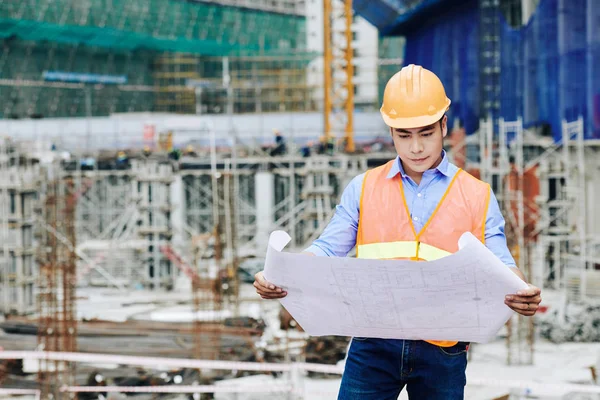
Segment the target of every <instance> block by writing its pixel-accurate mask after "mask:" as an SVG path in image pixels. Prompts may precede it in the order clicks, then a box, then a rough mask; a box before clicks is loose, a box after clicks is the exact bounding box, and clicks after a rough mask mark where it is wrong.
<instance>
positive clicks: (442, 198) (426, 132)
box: [254, 65, 541, 400]
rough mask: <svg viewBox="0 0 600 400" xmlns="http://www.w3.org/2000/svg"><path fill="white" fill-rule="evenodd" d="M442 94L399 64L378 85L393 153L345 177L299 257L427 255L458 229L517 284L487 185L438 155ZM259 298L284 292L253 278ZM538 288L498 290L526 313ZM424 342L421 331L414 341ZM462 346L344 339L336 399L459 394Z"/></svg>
mask: <svg viewBox="0 0 600 400" xmlns="http://www.w3.org/2000/svg"><path fill="white" fill-rule="evenodd" d="M449 107H450V99H448V98H447V97H446V92H445V90H444V86H443V85H442V83H441V81H440V80H439V78H438V77H437V76H436V75H435V74H434V73H433V72H431V71H428V70H426V69H424V68H422V67H420V66H416V65H409V66H406V67H404V68H402V70H401V71H400V72H398V73H396V74H395V75H394V76H393V77H392V78H391V79H390V80H389V82H388V83H387V86H386V88H385V92H384V98H383V105H382V107H381V115H382V117H383V120H384V121H385V123H386V124H387V125H388V126H389V127H390V133H391V135H392V139H393V141H394V146H395V148H396V152H397V153H398V157H397V158H396V159H394V160H391V161H389V162H388V163H387V164H385V165H383V166H381V167H378V168H375V169H373V170H370V171H368V172H366V173H365V174H361V175H359V176H357V177H356V178H354V179H353V180H352V182H350V184H349V185H348V187H347V188H346V189H345V190H344V193H343V194H342V198H341V201H340V204H339V205H338V206H337V208H336V214H335V216H334V217H333V218H332V220H331V221H330V223H329V225H328V226H327V227H326V228H325V230H324V232H323V234H322V235H321V236H320V237H319V239H317V240H316V241H315V242H314V243H313V245H312V246H311V247H309V248H308V249H307V250H306V254H309V255H318V256H338V257H343V256H346V254H347V253H348V252H349V251H350V250H351V249H352V248H353V247H355V246H356V254H357V257H360V258H371V259H411V260H423V261H430V260H435V259H438V258H441V257H444V256H446V255H449V254H451V253H454V252H456V251H457V250H458V239H459V237H460V236H461V235H462V234H463V233H464V232H471V233H472V234H473V235H474V236H475V237H477V238H479V239H480V240H481V241H482V242H483V243H484V244H485V245H486V246H487V247H488V248H489V249H490V250H491V251H492V252H493V253H494V254H495V255H496V256H497V257H498V258H499V259H500V260H501V261H503V262H504V264H505V265H507V268H511V270H512V271H513V272H514V273H515V274H516V275H518V276H519V277H520V278H521V279H523V280H524V281H525V276H524V275H523V274H522V272H521V271H520V270H519V269H518V268H517V267H516V265H515V263H514V260H513V258H512V256H511V255H510V252H509V250H508V248H507V245H506V237H505V236H504V219H503V217H502V214H501V213H500V210H499V207H498V202H497V200H496V198H495V196H494V195H493V193H492V190H491V188H490V186H489V185H488V184H487V183H484V182H482V181H480V180H478V179H476V178H474V177H473V176H471V175H469V174H468V173H467V172H465V171H463V170H461V169H459V168H457V167H456V166H455V165H453V164H451V163H450V162H449V161H448V158H447V156H446V153H445V152H444V150H443V138H444V137H445V136H446V134H447V117H446V115H445V113H446V111H447V110H448V109H449ZM254 286H255V288H256V291H257V293H258V294H260V295H261V297H262V298H264V299H278V298H282V297H284V296H285V295H286V294H287V293H286V292H285V291H284V290H283V289H282V288H278V287H276V286H275V285H273V284H271V283H270V282H268V281H266V280H265V278H264V276H263V273H262V272H259V273H257V274H256V276H255V282H254ZM540 292H541V291H540V289H539V288H537V287H535V286H533V285H529V288H528V289H526V290H523V291H520V292H519V293H515V294H507V296H506V299H505V303H506V305H507V306H508V307H510V308H511V309H513V310H514V311H516V312H518V313H520V314H522V315H526V316H532V315H534V314H535V313H536V311H537V309H538V305H539V303H540V302H541V296H540ZM424 339H426V338H424ZM467 349H468V343H463V342H454V341H427V340H423V341H420V340H396V339H379V338H353V340H352V344H351V346H350V350H349V352H348V356H347V360H346V366H345V370H344V375H343V377H342V383H341V387H340V391H339V395H338V399H339V400H355V399H356V400H358V399H360V400H396V399H397V398H398V395H399V393H400V391H401V390H402V389H403V388H404V387H405V386H406V388H407V391H408V394H409V397H410V398H411V399H412V400H422V399H423V400H437V399H439V400H442V399H443V400H454V399H463V397H464V386H465V384H466V377H465V370H466V366H467V356H466V352H467Z"/></svg>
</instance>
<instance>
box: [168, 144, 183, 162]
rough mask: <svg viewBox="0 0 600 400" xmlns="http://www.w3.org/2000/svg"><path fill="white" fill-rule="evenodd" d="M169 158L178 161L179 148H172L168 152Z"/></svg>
mask: <svg viewBox="0 0 600 400" xmlns="http://www.w3.org/2000/svg"><path fill="white" fill-rule="evenodd" d="M168 156H169V160H173V161H179V159H180V158H181V150H180V149H178V148H175V147H174V148H173V149H172V150H171V151H170V152H169V155H168Z"/></svg>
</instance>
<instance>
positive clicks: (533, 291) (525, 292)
mask: <svg viewBox="0 0 600 400" xmlns="http://www.w3.org/2000/svg"><path fill="white" fill-rule="evenodd" d="M540 293H542V290H541V289H540V288H538V287H536V286H533V285H529V288H527V289H522V290H519V291H518V292H517V293H516V294H517V295H518V296H537V295H539V294H540Z"/></svg>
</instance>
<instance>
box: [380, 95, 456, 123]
mask: <svg viewBox="0 0 600 400" xmlns="http://www.w3.org/2000/svg"><path fill="white" fill-rule="evenodd" d="M447 101H448V103H447V105H446V107H444V108H443V109H441V110H440V111H438V112H437V113H435V114H432V115H420V116H418V117H409V118H390V117H389V116H388V115H387V114H386V113H385V111H383V107H381V109H380V110H379V111H380V112H381V117H382V118H383V122H385V124H386V125H387V126H389V127H391V128H397V129H412V128H420V127H422V126H427V125H431V124H435V123H436V122H438V121H439V120H440V119H441V118H442V117H443V116H444V114H445V113H446V111H448V109H449V108H450V103H451V101H450V99H447Z"/></svg>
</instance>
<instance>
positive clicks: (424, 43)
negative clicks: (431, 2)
mask: <svg viewBox="0 0 600 400" xmlns="http://www.w3.org/2000/svg"><path fill="white" fill-rule="evenodd" d="M358 3H361V2H360V1H359V2H358ZM386 3H390V1H386ZM392 3H393V2H392ZM423 3H426V2H425V1H424V2H423ZM567 3H568V5H566V4H567ZM592 3H596V0H569V1H568V2H566V1H563V0H541V2H540V4H539V6H538V8H537V10H536V12H535V14H534V15H533V16H532V18H531V19H530V21H529V23H528V24H527V25H526V26H524V27H522V28H520V29H514V28H512V27H510V26H509V25H508V24H507V23H506V21H505V20H504V18H503V17H502V15H498V18H499V19H500V21H501V29H500V36H501V38H500V40H501V42H500V51H501V60H500V64H501V73H500V111H499V117H503V118H504V119H506V120H515V119H516V118H517V117H519V116H522V117H523V121H524V123H525V126H533V125H541V124H548V126H549V127H550V128H551V130H552V134H553V135H554V138H555V140H559V139H560V138H561V121H562V119H566V120H567V121H572V120H575V119H576V118H577V117H578V116H580V115H581V116H583V118H584V120H585V126H586V132H585V135H586V138H594V139H597V138H600V29H599V28H598V27H597V26H596V25H594V23H595V21H599V20H600V7H593V5H594V4H592ZM440 4H442V3H441V2H440ZM563 4H565V5H563ZM438 5H439V4H438ZM444 5H445V8H444V10H443V12H439V10H438V12H437V13H436V14H431V15H427V16H426V19H425V20H424V19H423V18H424V17H423V14H422V13H421V14H414V15H416V16H414V18H418V22H419V24H418V28H414V24H413V25H412V27H411V29H404V28H402V27H406V26H408V25H407V24H408V22H407V21H403V22H402V24H401V25H398V26H390V25H389V23H388V25H386V26H384V28H385V29H386V30H387V31H393V32H396V33H401V34H403V35H404V36H406V39H407V40H406V51H405V60H404V62H405V64H409V63H414V64H420V65H423V66H424V67H426V68H428V69H431V70H432V71H434V72H435V73H436V74H437V75H438V76H439V77H440V79H441V80H442V82H443V83H444V85H445V86H446V90H447V92H448V96H449V97H450V98H451V99H452V102H453V103H452V108H451V112H450V113H449V117H450V118H451V123H452V119H454V118H459V119H460V121H461V123H462V124H463V125H464V126H465V128H466V130H467V132H468V133H473V132H474V131H475V130H477V127H478V125H479V118H480V102H481V99H480V97H481V93H480V86H479V80H480V79H479V76H480V57H479V53H480V51H479V49H480V48H479V39H480V27H479V10H478V7H477V2H469V1H467V2H464V3H463V6H462V8H457V7H456V6H453V7H447V4H444ZM357 11H359V12H360V10H359V9H358V8H357ZM395 21H398V18H396V19H395ZM379 27H380V26H378V28H379ZM380 32H382V31H381V30H380ZM382 33H385V32H382Z"/></svg>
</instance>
